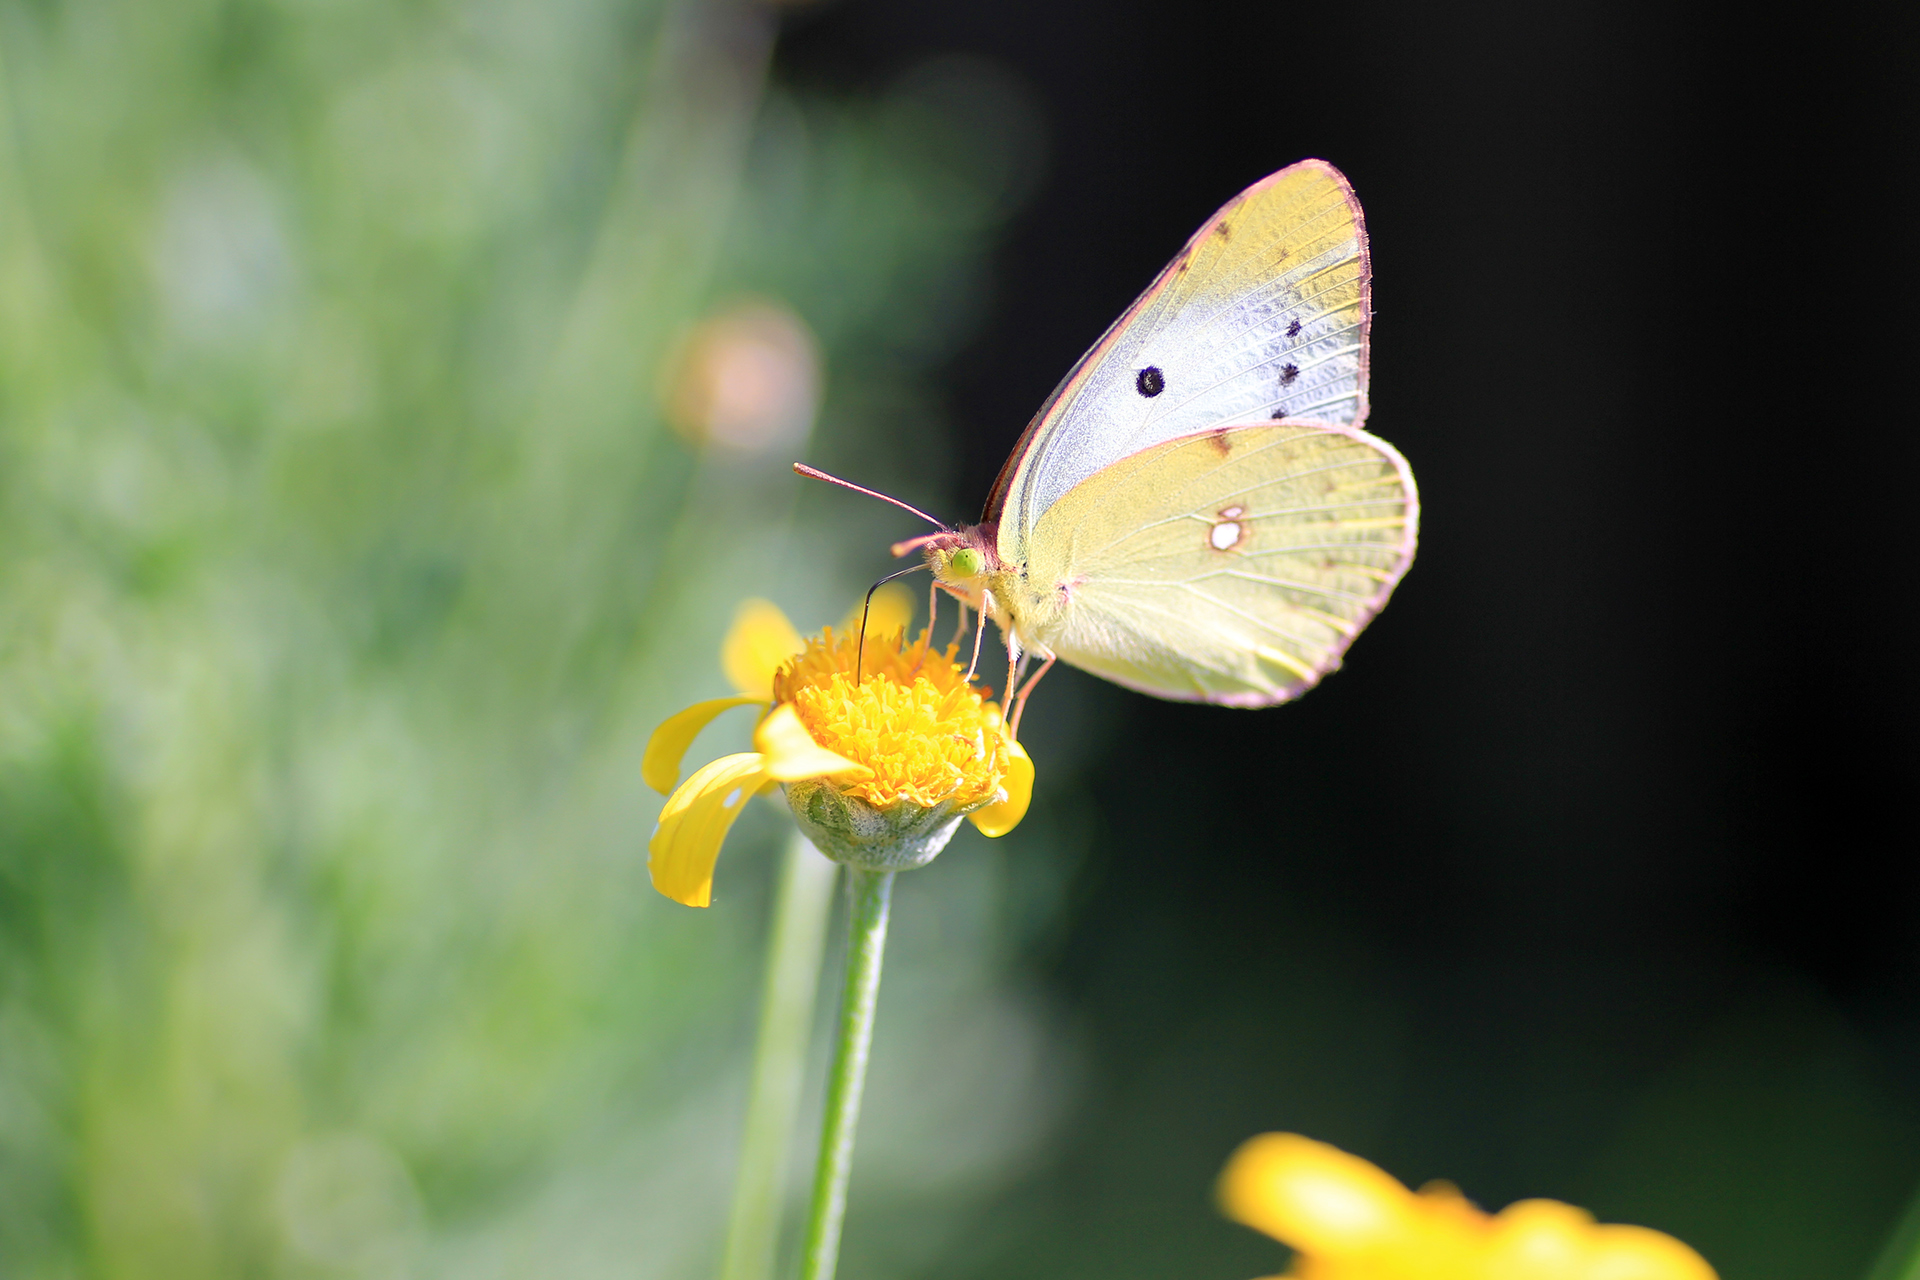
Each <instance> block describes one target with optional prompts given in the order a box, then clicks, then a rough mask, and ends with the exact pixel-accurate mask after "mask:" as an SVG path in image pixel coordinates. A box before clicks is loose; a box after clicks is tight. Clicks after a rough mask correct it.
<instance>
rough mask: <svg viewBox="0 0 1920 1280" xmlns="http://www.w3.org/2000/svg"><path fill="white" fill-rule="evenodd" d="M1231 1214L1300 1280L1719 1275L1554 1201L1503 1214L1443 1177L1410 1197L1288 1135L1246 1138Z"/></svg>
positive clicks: (1669, 1242) (1696, 1258)
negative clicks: (1286, 1254) (1281, 1254)
mask: <svg viewBox="0 0 1920 1280" xmlns="http://www.w3.org/2000/svg"><path fill="white" fill-rule="evenodd" d="M1220 1201H1221V1206H1222V1208H1224V1209H1225V1211H1226V1213H1227V1216H1228V1217H1231V1218H1233V1219H1235V1220H1236V1221H1239V1222H1243V1223H1245V1224H1246V1225H1248V1226H1250V1227H1255V1228H1257V1229H1259V1230H1261V1231H1264V1232H1266V1233H1267V1234H1268V1235H1270V1236H1273V1237H1274V1238H1275V1239H1277V1240H1280V1241H1281V1242H1283V1243H1285V1244H1288V1245H1291V1246H1292V1247H1293V1249H1294V1250H1295V1256H1294V1261H1293V1267H1292V1268H1291V1269H1290V1270H1289V1271H1288V1272H1287V1273H1286V1274H1287V1276H1288V1277H1296V1278H1297V1280H1715V1276H1714V1271H1713V1268H1712V1267H1709V1266H1708V1265H1707V1264H1706V1261H1705V1260H1704V1259H1702V1258H1701V1257H1700V1255H1699V1254H1697V1253H1695V1252H1694V1251H1693V1250H1692V1249H1689V1248H1688V1247H1687V1246H1686V1245H1684V1244H1682V1243H1680V1241H1678V1240H1675V1239H1674V1238H1673V1237H1672V1236H1668V1235H1662V1234H1661V1233H1660V1232H1658V1231H1653V1230H1650V1229H1648V1228H1646V1227H1628V1226H1614V1225H1611V1224H1604V1225H1603V1224H1600V1223H1596V1222H1595V1221H1594V1220H1593V1215H1592V1214H1590V1213H1588V1212H1587V1211H1586V1210H1584V1209H1576V1208H1574V1207H1573V1206H1572V1205H1568V1204H1561V1203H1560V1202H1559V1201H1557V1200H1521V1201H1519V1202H1518V1203H1515V1204H1511V1205H1508V1206H1507V1207H1506V1208H1505V1209H1502V1210H1501V1211H1500V1212H1499V1213H1496V1214H1488V1213H1485V1212H1483V1211H1482V1210H1480V1209H1479V1208H1477V1207H1476V1206H1475V1205H1473V1204H1472V1203H1471V1202H1469V1201H1468V1200H1467V1199H1466V1197H1464V1196H1462V1195H1461V1194H1460V1192H1459V1191H1458V1190H1457V1189H1455V1188H1454V1187H1452V1186H1451V1185H1449V1184H1446V1183H1432V1184H1430V1185H1428V1186H1427V1187H1425V1188H1423V1189H1421V1190H1420V1191H1419V1192H1418V1193H1417V1194H1416V1193H1415V1192H1412V1191H1409V1190H1408V1189H1407V1188H1406V1187H1404V1186H1402V1185H1401V1184H1400V1183H1399V1182H1397V1181H1395V1180H1394V1179H1393V1178H1392V1177H1391V1176H1389V1175H1388V1174H1387V1173H1385V1172H1383V1171H1382V1170H1380V1169H1378V1168H1376V1167H1375V1166H1373V1165H1371V1164H1368V1163H1367V1162H1366V1161H1365V1160H1362V1159H1360V1158H1359V1157H1358V1156H1353V1155H1348V1154H1347V1153H1346V1152H1344V1151H1341V1150H1339V1149H1338V1148H1337V1147H1330V1146H1328V1145H1327V1144H1326V1143H1324V1142H1315V1141H1313V1140H1312V1139H1311V1138H1302V1137H1300V1136H1299V1135H1297V1134H1291V1133H1267V1134H1262V1135H1261V1136H1259V1137H1257V1138H1253V1139H1251V1140H1250V1141H1248V1142H1247V1143H1245V1144H1244V1145H1243V1146H1241V1148H1240V1149H1239V1150H1238V1151H1236V1152H1235V1153H1234V1154H1233V1158H1232V1159H1231V1160H1229V1161H1228V1162H1227V1168H1226V1172H1225V1173H1223V1174H1222V1175H1221V1177H1220Z"/></svg>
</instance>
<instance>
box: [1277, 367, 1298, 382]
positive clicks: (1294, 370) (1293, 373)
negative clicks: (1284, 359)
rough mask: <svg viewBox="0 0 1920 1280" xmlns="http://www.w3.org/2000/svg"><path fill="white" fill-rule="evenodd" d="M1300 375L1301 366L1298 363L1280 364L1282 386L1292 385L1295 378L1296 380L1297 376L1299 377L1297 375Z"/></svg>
mask: <svg viewBox="0 0 1920 1280" xmlns="http://www.w3.org/2000/svg"><path fill="white" fill-rule="evenodd" d="M1299 376H1300V366H1299V365H1297V364H1283V365H1281V366H1280V385H1281V386H1283V387H1290V386H1292V385H1293V380H1294V379H1295V378H1297V377H1299Z"/></svg>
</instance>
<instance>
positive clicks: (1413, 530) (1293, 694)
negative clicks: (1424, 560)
mask: <svg viewBox="0 0 1920 1280" xmlns="http://www.w3.org/2000/svg"><path fill="white" fill-rule="evenodd" d="M1275 426H1279V427H1307V428H1311V429H1312V430H1315V431H1324V432H1326V433H1327V434H1329V435H1340V436H1346V437H1347V438H1348V439H1350V440H1359V441H1362V442H1364V443H1365V444H1367V445H1370V446H1372V447H1373V448H1375V449H1378V450H1379V451H1380V452H1381V453H1383V454H1385V455H1386V456H1387V458H1388V459H1389V460H1391V461H1392V463H1393V467H1394V470H1395V471H1396V472H1397V473H1398V474H1399V476H1400V485H1401V487H1402V488H1403V489H1404V490H1405V491H1406V494H1407V527H1406V533H1405V535H1404V536H1403V537H1402V538H1401V540H1400V545H1399V547H1397V548H1396V549H1395V552H1396V555H1397V557H1398V560H1397V563H1395V565H1394V567H1393V573H1392V575H1391V576H1389V577H1388V578H1387V580H1386V581H1385V582H1382V583H1381V584H1380V589H1379V590H1378V591H1376V592H1374V593H1373V595H1371V596H1370V597H1368V598H1367V601H1366V603H1365V604H1364V605H1362V606H1361V613H1360V616H1359V617H1358V618H1357V619H1355V621H1356V623H1357V625H1356V626H1355V627H1354V629H1353V634H1352V635H1350V636H1344V637H1342V638H1341V640H1340V643H1339V644H1337V645H1335V646H1334V649H1333V652H1332V653H1331V654H1329V655H1328V656H1327V660H1326V661H1325V662H1323V663H1321V664H1320V665H1319V666H1318V667H1316V668H1315V669H1314V673H1313V675H1312V676H1310V677H1305V678H1302V679H1301V680H1298V681H1296V682H1295V683H1293V684H1290V685H1288V686H1287V687H1286V688H1284V689H1282V690H1281V691H1280V692H1279V693H1277V694H1273V695H1271V696H1268V695H1264V694H1258V693H1243V694H1226V695H1214V694H1204V693H1169V692H1167V691H1166V690H1164V689H1150V688H1148V687H1147V686H1145V685H1142V684H1135V683H1133V682H1132V681H1128V680H1121V679H1117V678H1115V677H1113V676H1101V677H1100V678H1101V679H1103V680H1110V681H1112V682H1113V683H1114V684H1117V685H1119V686H1120V687H1121V688H1123V689H1131V690H1133V691H1134V692H1135V693H1144V694H1146V695H1147V696H1148V697H1152V698H1161V699H1164V700H1166V701H1168V702H1203V703H1206V704H1208V705H1209V706H1215V707H1240V708H1245V709H1257V708H1260V707H1277V706H1279V705H1280V704H1281V703H1283V702H1291V701H1293V700H1294V699H1295V698H1297V697H1299V696H1300V695H1301V694H1303V693H1305V692H1306V691H1307V690H1309V689H1311V688H1313V687H1314V686H1315V685H1317V684H1319V683H1320V681H1321V680H1323V679H1324V678H1326V677H1327V676H1330V675H1332V674H1333V673H1334V672H1336V671H1338V670H1339V669H1340V661H1341V659H1342V658H1343V657H1345V656H1346V652H1347V650H1348V648H1350V647H1351V646H1352V644H1353V642H1354V641H1355V640H1358V639H1359V638H1360V633H1361V632H1362V631H1365V630H1366V629H1367V624H1368V623H1369V622H1372V621H1373V619H1374V618H1375V616H1377V615H1378V614H1379V612H1380V611H1381V610H1382V609H1384V608H1386V607H1387V600H1388V598H1389V597H1391V596H1392V595H1393V589H1394V588H1395V587H1397V586H1399V585H1400V579H1402V578H1404V577H1406V576H1407V570H1408V569H1411V568H1412V567H1413V554H1414V551H1415V550H1416V549H1417V547H1418V546H1419V543H1420V489H1419V487H1418V486H1417V485H1416V484H1415V483H1414V479H1413V468H1412V467H1411V466H1409V465H1408V463H1407V459H1406V456H1405V455H1404V454H1402V453H1401V452H1400V451H1399V450H1398V449H1396V448H1394V447H1393V446H1392V445H1390V444H1388V443H1387V442H1386V441H1385V440H1382V439H1381V438H1380V437H1378V436H1376V435H1373V434H1372V433H1370V432H1367V431H1363V430H1361V429H1360V428H1359V427H1357V426H1354V427H1335V426H1329V425H1327V424H1326V423H1324V422H1311V421H1308V420H1306V419H1298V420H1296V419H1292V418H1284V419H1282V420H1280V421H1279V422H1243V423H1240V424H1238V425H1236V426H1230V427H1227V428H1226V430H1228V431H1240V430H1248V429H1252V428H1254V427H1275ZM1219 430H1220V428H1218V427H1215V428H1212V429H1211V430H1208V431H1202V432H1198V433H1196V434H1194V435H1191V436H1181V437H1178V438H1179V439H1181V440H1198V439H1201V438H1202V437H1205V436H1211V435H1213V434H1214V432H1216V431H1219ZM1155 447H1156V448H1157V447H1158V446H1155Z"/></svg>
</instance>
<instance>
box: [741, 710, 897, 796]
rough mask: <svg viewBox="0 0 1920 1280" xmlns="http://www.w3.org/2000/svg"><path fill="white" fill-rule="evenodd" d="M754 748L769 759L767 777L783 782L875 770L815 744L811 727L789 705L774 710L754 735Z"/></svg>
mask: <svg viewBox="0 0 1920 1280" xmlns="http://www.w3.org/2000/svg"><path fill="white" fill-rule="evenodd" d="M753 745H754V746H756V747H758V748H760V750H761V752H762V753H763V754H764V755H765V756H766V769H767V776H768V777H769V778H773V779H775V780H777V781H780V782H798V781H799V780H800V779H802V778H824V777H829V776H831V775H833V774H839V773H852V772H855V771H858V772H860V773H863V774H871V773H872V772H873V770H871V769H869V768H867V766H865V765H863V764H855V763H854V762H853V761H851V760H849V759H847V758H846V757H845V756H842V755H836V754H834V753H833V752H831V751H829V750H827V749H826V748H825V747H823V746H821V745H820V744H819V743H817V742H815V741H814V740H813V735H812V734H810V733H808V732H807V726H805V725H804V724H801V723H800V717H799V715H798V714H797V713H795V711H794V709H793V707H792V706H791V705H789V704H785V703H783V704H781V705H780V706H777V707H775V708H774V709H773V714H772V715H770V716H768V717H767V718H766V719H764V720H762V721H761V722H760V726H759V727H758V728H756V729H755V730H754V731H753Z"/></svg>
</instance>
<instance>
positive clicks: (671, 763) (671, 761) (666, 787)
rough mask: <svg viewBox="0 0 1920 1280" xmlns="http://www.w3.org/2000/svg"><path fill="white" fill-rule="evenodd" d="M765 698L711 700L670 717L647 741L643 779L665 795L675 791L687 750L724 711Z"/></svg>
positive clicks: (641, 759)
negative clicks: (675, 784) (681, 761)
mask: <svg viewBox="0 0 1920 1280" xmlns="http://www.w3.org/2000/svg"><path fill="white" fill-rule="evenodd" d="M765 701H766V699H765V698H756V697H753V696H751V695H747V696H743V697H738V698H711V699H708V700H707V701H706V702H696V703H694V704H693V705H692V706H690V707H688V708H687V709H686V710H685V711H682V712H680V713H678V714H677V715H672V716H668V717H667V719H666V721H665V722H664V723H662V724H661V726H660V727H659V728H658V729H655V730H654V731H653V736H652V737H651V738H649V739H647V753H646V755H644V756H642V757H641V758H640V776H641V777H642V778H644V779H645V780H646V783H647V785H648V786H650V787H652V788H653V789H654V790H655V791H658V792H659V793H660V794H661V795H665V794H667V792H669V791H671V790H673V784H674V783H676V782H678V781H679V780H680V758H681V757H682V756H684V755H686V754H687V748H688V747H690V746H692V745H693V740H694V739H695V738H697V737H699V736H700V731H701V730H702V729H704V728H706V727H707V724H708V722H709V721H711V720H712V719H713V718H714V717H715V716H717V715H719V714H720V713H721V712H722V711H728V710H731V709H732V708H734V707H744V706H747V705H748V704H750V703H764V702H765Z"/></svg>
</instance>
